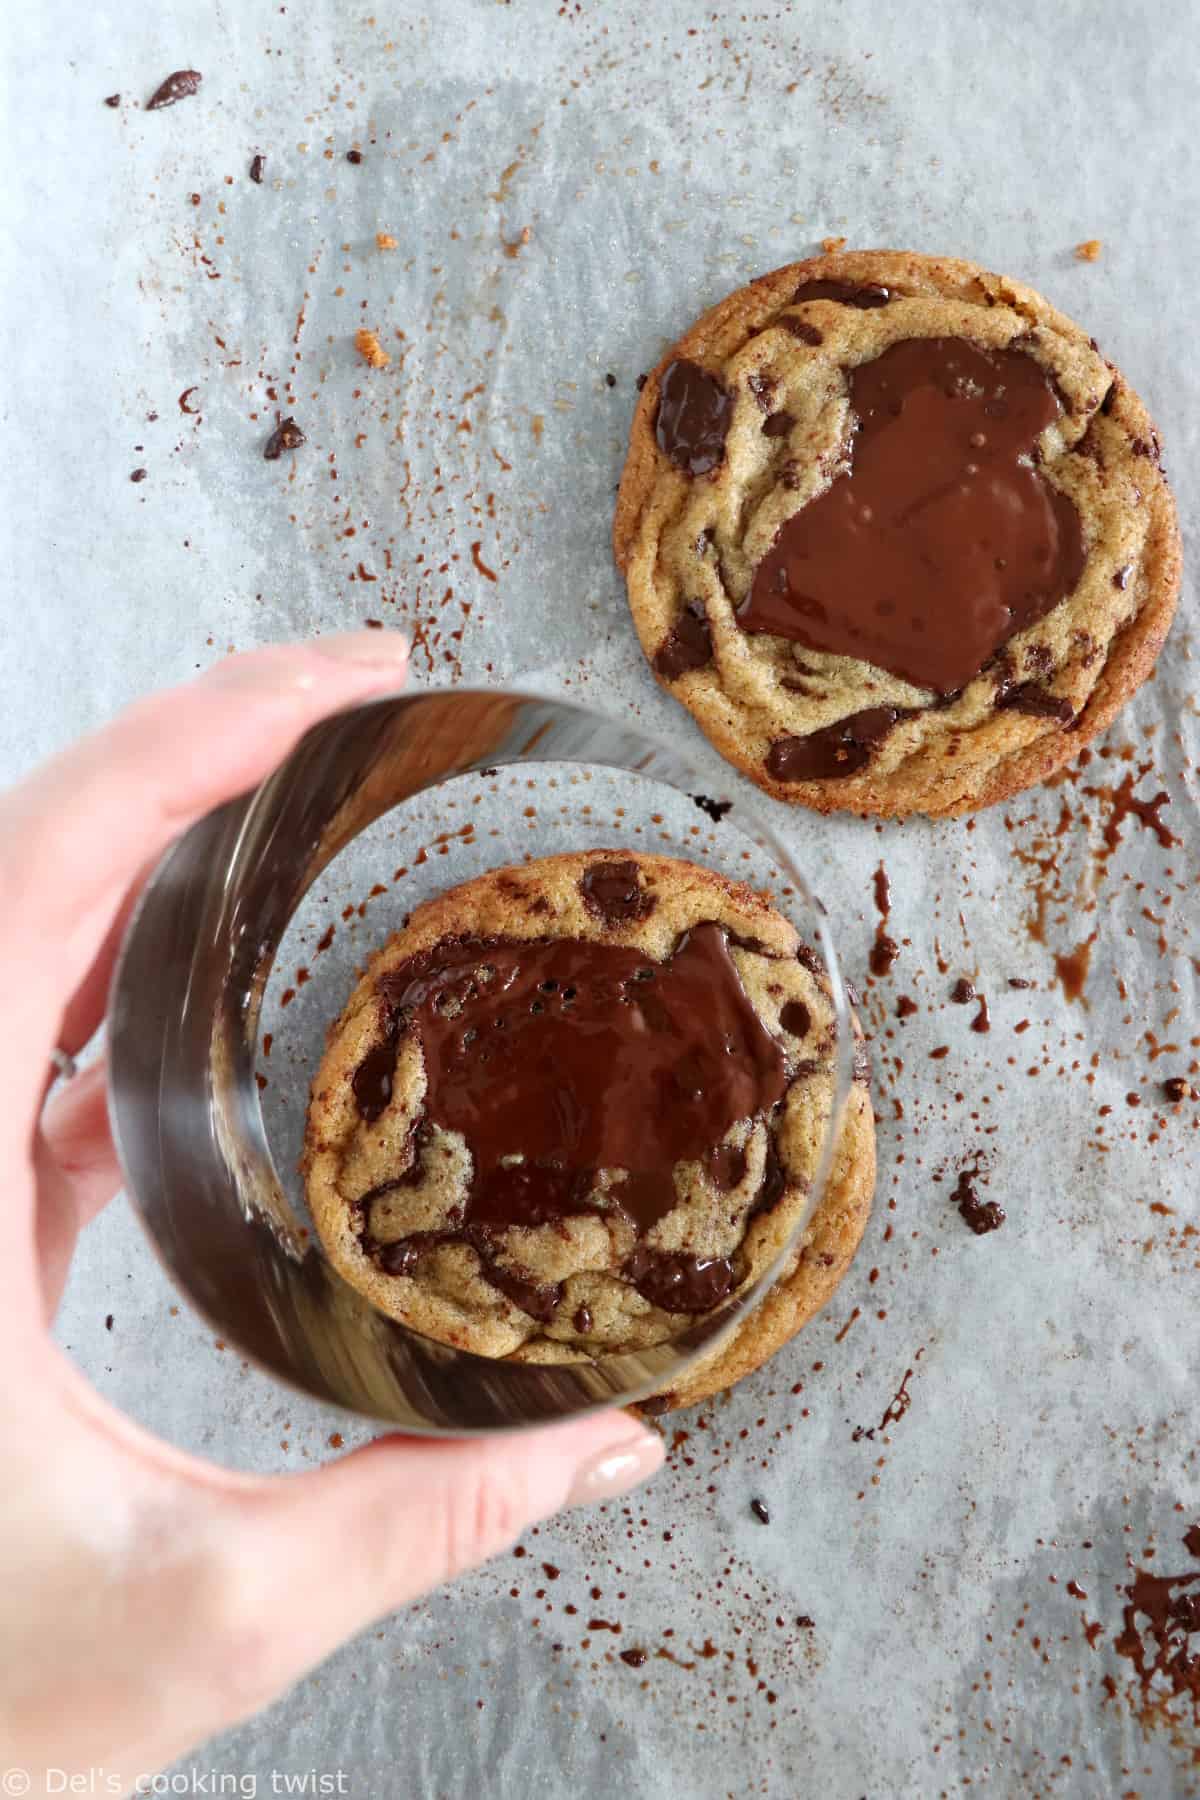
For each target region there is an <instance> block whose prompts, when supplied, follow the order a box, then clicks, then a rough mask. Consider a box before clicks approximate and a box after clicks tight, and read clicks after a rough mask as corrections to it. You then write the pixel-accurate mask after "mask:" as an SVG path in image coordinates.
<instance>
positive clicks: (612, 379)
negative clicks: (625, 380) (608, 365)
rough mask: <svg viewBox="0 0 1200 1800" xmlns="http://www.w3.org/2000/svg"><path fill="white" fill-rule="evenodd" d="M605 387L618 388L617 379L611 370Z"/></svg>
mask: <svg viewBox="0 0 1200 1800" xmlns="http://www.w3.org/2000/svg"><path fill="white" fill-rule="evenodd" d="M604 385H605V387H616V385H617V378H616V376H615V375H614V374H613V372H612V370H611V369H610V370H609V371H608V373H607V375H606V376H605V377H604Z"/></svg>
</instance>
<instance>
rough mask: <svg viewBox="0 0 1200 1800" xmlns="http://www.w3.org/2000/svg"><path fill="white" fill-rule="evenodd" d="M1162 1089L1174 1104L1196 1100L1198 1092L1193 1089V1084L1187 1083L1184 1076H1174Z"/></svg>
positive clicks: (1165, 1082) (1164, 1083)
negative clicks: (1180, 1101)
mask: <svg viewBox="0 0 1200 1800" xmlns="http://www.w3.org/2000/svg"><path fill="white" fill-rule="evenodd" d="M1162 1088H1163V1093H1164V1094H1165V1095H1166V1097H1167V1099H1168V1100H1170V1101H1171V1102H1172V1104H1174V1103H1175V1102H1176V1101H1179V1100H1194V1099H1195V1098H1196V1092H1195V1089H1194V1088H1193V1087H1192V1084H1191V1082H1190V1081H1185V1080H1184V1079H1183V1077H1182V1075H1172V1076H1171V1078H1170V1079H1169V1080H1168V1081H1164V1082H1163V1084H1162Z"/></svg>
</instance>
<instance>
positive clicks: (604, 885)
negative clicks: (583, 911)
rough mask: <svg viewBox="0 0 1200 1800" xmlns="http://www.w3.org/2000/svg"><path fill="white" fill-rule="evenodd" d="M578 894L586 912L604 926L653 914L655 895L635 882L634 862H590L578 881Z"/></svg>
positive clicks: (644, 917) (631, 921) (636, 919)
mask: <svg viewBox="0 0 1200 1800" xmlns="http://www.w3.org/2000/svg"><path fill="white" fill-rule="evenodd" d="M579 891H580V893H581V894H582V895H583V904H584V905H585V906H586V907H587V909H588V911H589V912H590V913H591V914H592V915H593V916H594V917H595V918H597V919H600V920H602V921H603V923H604V924H605V925H625V924H631V923H635V922H636V921H638V920H641V919H648V918H649V917H650V914H651V913H652V912H653V911H654V895H653V894H650V893H647V891H646V889H645V888H644V887H642V886H641V884H640V882H639V879H638V866H637V864H636V863H635V862H633V861H632V860H630V861H629V862H605V863H592V864H591V865H590V866H589V868H588V870H587V872H586V874H584V875H583V877H582V878H581V880H580V883H579Z"/></svg>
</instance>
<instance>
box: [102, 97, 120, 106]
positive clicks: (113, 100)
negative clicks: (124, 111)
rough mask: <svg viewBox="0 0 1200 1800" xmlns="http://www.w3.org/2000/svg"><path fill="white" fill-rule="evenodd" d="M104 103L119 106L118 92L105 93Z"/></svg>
mask: <svg viewBox="0 0 1200 1800" xmlns="http://www.w3.org/2000/svg"><path fill="white" fill-rule="evenodd" d="M104 104H105V106H120V104H121V96H120V94H106V95H105V96H104Z"/></svg>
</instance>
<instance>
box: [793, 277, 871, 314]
mask: <svg viewBox="0 0 1200 1800" xmlns="http://www.w3.org/2000/svg"><path fill="white" fill-rule="evenodd" d="M891 297H892V296H891V293H890V291H889V290H888V289H887V288H885V287H881V286H880V285H879V283H878V282H875V281H866V282H862V283H858V282H853V281H802V282H801V283H800V286H799V287H798V288H797V289H796V291H795V293H794V294H793V295H792V298H791V305H793V306H799V305H800V304H801V303H802V302H803V301H805V300H837V301H839V302H840V303H841V305H843V306H857V307H858V309H859V311H860V312H867V311H869V310H870V309H871V308H873V307H876V306H886V305H887V303H888V301H889V300H890V299H891Z"/></svg>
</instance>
